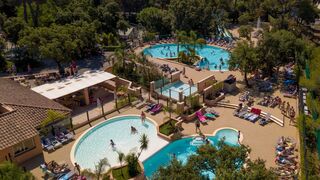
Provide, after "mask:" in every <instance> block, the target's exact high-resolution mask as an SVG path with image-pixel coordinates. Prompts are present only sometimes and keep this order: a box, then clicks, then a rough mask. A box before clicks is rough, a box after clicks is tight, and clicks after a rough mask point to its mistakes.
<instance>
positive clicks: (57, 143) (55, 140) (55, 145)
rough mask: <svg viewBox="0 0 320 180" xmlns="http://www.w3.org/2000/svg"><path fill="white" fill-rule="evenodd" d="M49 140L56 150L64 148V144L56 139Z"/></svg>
mask: <svg viewBox="0 0 320 180" xmlns="http://www.w3.org/2000/svg"><path fill="white" fill-rule="evenodd" d="M47 139H48V140H49V141H50V142H51V144H52V146H53V147H54V148H55V149H58V148H60V147H62V144H61V143H60V142H59V141H58V140H57V139H56V138H54V137H53V136H52V137H50V138H47Z"/></svg>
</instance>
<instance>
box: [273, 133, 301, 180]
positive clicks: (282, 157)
mask: <svg viewBox="0 0 320 180" xmlns="http://www.w3.org/2000/svg"><path fill="white" fill-rule="evenodd" d="M295 151H296V143H295V142H294V140H293V139H291V138H285V137H283V136H282V137H281V138H280V139H279V140H278V142H277V146H276V147H275V154H276V159H275V163H276V164H277V165H278V167H277V168H276V170H275V172H276V173H277V174H278V175H279V176H281V177H283V178H291V177H293V176H295V175H296V174H297V173H298V172H299V170H298V166H297V160H296V159H297V158H298V156H297V155H295V154H294V153H295Z"/></svg>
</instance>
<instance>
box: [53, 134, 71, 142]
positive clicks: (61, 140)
mask: <svg viewBox="0 0 320 180" xmlns="http://www.w3.org/2000/svg"><path fill="white" fill-rule="evenodd" d="M55 138H56V139H57V140H58V141H59V142H61V143H62V144H66V143H67V142H68V141H69V139H68V138H67V137H65V135H64V134H63V133H60V134H59V135H58V136H56V137H55Z"/></svg>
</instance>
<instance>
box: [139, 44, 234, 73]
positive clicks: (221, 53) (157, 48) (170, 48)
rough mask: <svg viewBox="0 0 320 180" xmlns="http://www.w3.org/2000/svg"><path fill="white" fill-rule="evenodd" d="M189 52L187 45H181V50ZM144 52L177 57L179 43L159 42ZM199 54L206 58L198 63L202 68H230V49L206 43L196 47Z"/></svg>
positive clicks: (165, 57)
mask: <svg viewBox="0 0 320 180" xmlns="http://www.w3.org/2000/svg"><path fill="white" fill-rule="evenodd" d="M182 51H184V52H188V50H187V46H186V45H180V46H179V52H182ZM143 53H144V54H146V55H150V56H152V57H155V58H162V59H169V58H177V56H178V53H177V45H176V44H157V45H153V46H151V47H149V48H146V49H144V50H143ZM196 53H197V55H199V56H201V57H202V58H204V59H205V60H203V61H201V62H199V63H198V66H199V67H200V68H202V69H204V68H208V67H209V69H210V70H219V66H221V70H228V67H229V66H228V60H229V57H230V54H229V52H228V51H226V50H224V49H222V48H219V47H214V46H209V45H204V46H202V47H199V46H197V47H196Z"/></svg>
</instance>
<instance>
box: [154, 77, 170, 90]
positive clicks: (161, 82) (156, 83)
mask: <svg viewBox="0 0 320 180" xmlns="http://www.w3.org/2000/svg"><path fill="white" fill-rule="evenodd" d="M169 83H170V79H168V78H165V77H163V78H161V79H159V80H157V81H154V88H155V89H160V88H162V87H164V86H165V85H167V84H169Z"/></svg>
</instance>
